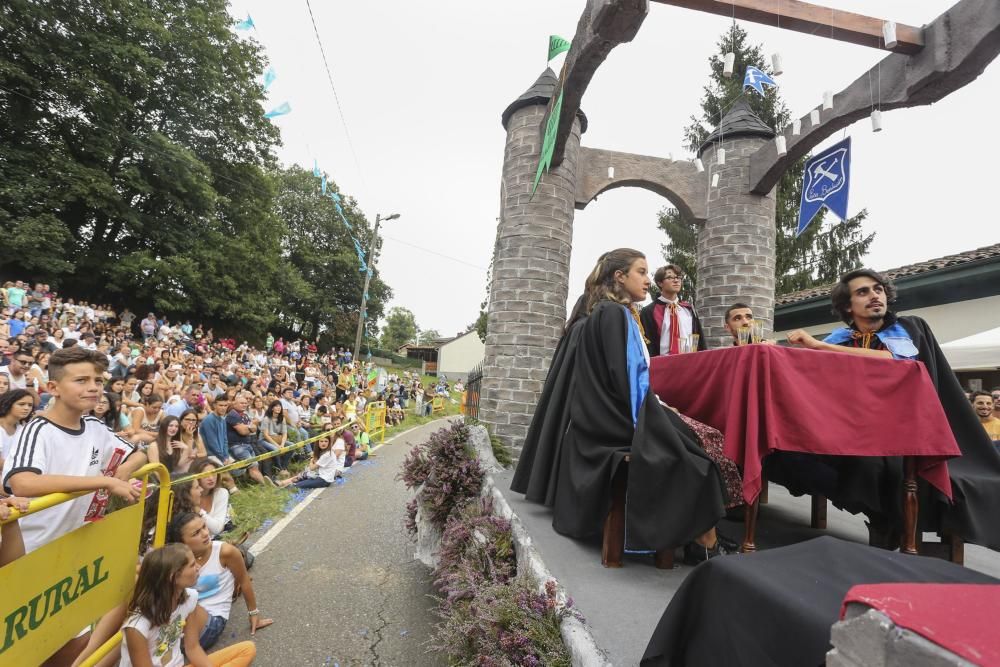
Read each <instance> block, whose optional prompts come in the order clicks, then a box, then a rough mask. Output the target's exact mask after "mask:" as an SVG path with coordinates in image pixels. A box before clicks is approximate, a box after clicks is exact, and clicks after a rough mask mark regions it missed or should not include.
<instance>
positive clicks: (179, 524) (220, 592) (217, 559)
mask: <svg viewBox="0 0 1000 667" xmlns="http://www.w3.org/2000/svg"><path fill="white" fill-rule="evenodd" d="M167 541H169V542H171V543H181V544H186V545H187V546H188V548H190V549H191V551H192V552H193V553H194V557H195V560H196V561H197V563H198V564H199V565H201V571H200V572H197V574H198V578H197V584H196V587H197V589H198V594H199V599H198V604H199V605H200V606H201V607H202V608H204V610H205V611H206V612H207V613H208V621H207V623H205V624H204V627H203V629H202V631H201V634H200V636H199V637H198V643H199V645H200V646H201V648H203V649H206V650H207V649H209V648H211V647H212V646H214V645H215V643H216V642H218V641H219V638H220V637H221V636H222V632H223V631H224V630H225V629H226V624H227V623H228V622H229V613H230V611H231V610H232V607H233V599H234V598H235V596H236V595H240V594H242V595H243V599H244V600H245V601H246V605H247V609H248V610H249V611H248V614H249V617H250V636H253V635H255V634H256V633H257V630H260V629H263V628H266V627H267V626H269V625H271V624H272V623H274V621H272V620H271V619H269V618H262V617H261V615H260V611H259V610H258V608H257V596H256V594H255V593H254V588H253V581H252V580H251V579H250V574H249V573H248V572H247V569H246V565H245V564H244V562H243V554H241V553H240V550H239V549H237V548H236V547H234V546H233V545H231V544H228V543H226V542H217V541H212V540H210V539H209V533H208V528H207V526H206V525H205V520H204V519H202V518H201V517H200V516H199V515H197V514H193V513H187V514H181V515H179V516H177V517H175V518H174V520H173V521H171V522H170V528H169V529H168V531H167ZM195 626H196V627H199V626H200V624H195Z"/></svg>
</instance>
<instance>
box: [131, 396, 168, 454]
mask: <svg viewBox="0 0 1000 667" xmlns="http://www.w3.org/2000/svg"><path fill="white" fill-rule="evenodd" d="M140 403H142V407H140V408H138V409H136V410H133V411H132V414H131V415H130V416H129V439H130V440H131V441H132V442H135V443H138V444H140V445H148V444H149V443H151V442H155V441H156V436H157V434H158V433H159V432H160V422H162V421H163V410H162V408H163V397H162V396H160V395H159V394H146V395H144V396H143V397H142V398H141V399H140Z"/></svg>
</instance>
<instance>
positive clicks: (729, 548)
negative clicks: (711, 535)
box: [715, 528, 740, 554]
mask: <svg viewBox="0 0 1000 667" xmlns="http://www.w3.org/2000/svg"><path fill="white" fill-rule="evenodd" d="M715 539H717V540H718V541H719V544H721V545H722V546H723V548H725V550H726V552H728V553H731V554H734V553H738V552H739V550H740V543H739V542H736V541H734V540H732V539H730V538H728V537H726V536H725V535H723V534H722V533H721V532H720V531H719V529H718V528H716V530H715Z"/></svg>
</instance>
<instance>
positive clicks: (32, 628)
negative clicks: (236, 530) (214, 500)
mask: <svg viewBox="0 0 1000 667" xmlns="http://www.w3.org/2000/svg"><path fill="white" fill-rule="evenodd" d="M352 423H353V421H351V422H348V423H346V424H343V425H341V426H340V427H338V428H336V429H332V430H330V431H326V432H324V433H321V434H319V435H315V436H313V437H311V438H307V439H305V440H302V441H300V442H296V443H293V444H291V445H287V446H285V447H282V448H281V449H279V450H276V451H273V452H265V453H264V454H260V455H258V456H254V457H252V458H249V459H244V460H242V461H236V462H234V463H231V464H229V465H225V466H221V467H219V468H216V469H214V470H212V471H206V472H202V473H198V474H195V475H188V476H186V477H182V478H179V479H176V480H173V481H171V479H170V474H169V473H168V472H167V469H166V468H165V467H164V466H163V465H162V464H153V463H150V464H147V465H145V466H143V467H142V468H140V469H139V470H137V471H136V472H135V473H134V474H133V475H132V477H133V478H136V479H138V478H141V479H142V480H143V485H142V493H141V498H140V500H139V502H137V503H136V504H134V505H131V506H128V507H125V508H122V509H120V510H117V511H115V512H112V513H111V514H109V515H108V516H107V517H105V518H103V519H101V520H100V521H95V522H92V523H90V524H87V525H85V526H82V527H81V528H78V529H76V530H74V531H72V532H70V533H67V534H66V535H64V536H62V537H60V538H59V539H58V540H55V541H53V542H51V543H49V544H47V545H45V546H43V547H41V548H39V549H36V550H35V551H33V552H31V553H30V554H27V555H25V556H22V557H21V558H18V559H17V560H15V561H13V562H12V563H10V564H8V565H7V566H5V567H3V568H0V578H2V581H3V586H2V589H3V595H2V596H0V619H5V621H4V623H3V624H0V641H2V644H0V667H2V666H4V665H29V664H41V663H42V662H43V661H44V660H45V659H46V658H48V657H49V656H50V655H52V654H53V653H54V652H55V651H57V650H58V649H59V648H60V647H61V646H63V644H65V643H66V642H67V641H69V640H70V639H72V638H73V637H74V636H75V635H76V634H77V633H78V631H79V629H80V628H82V627H85V626H86V625H89V624H90V623H92V622H93V621H94V620H95V619H97V618H99V617H101V616H102V615H104V614H105V613H107V612H108V611H109V610H111V609H112V608H114V607H115V606H117V605H119V604H121V603H123V602H126V601H127V600H128V596H129V595H130V594H131V592H132V589H133V588H134V586H135V566H136V562H137V558H138V548H139V539H140V537H141V532H142V519H143V514H144V512H145V503H146V491H147V488H148V486H149V480H148V477H149V475H151V474H155V475H156V476H157V478H158V480H159V487H160V489H161V492H160V498H159V504H158V506H157V511H156V527H155V530H154V534H153V542H152V546H153V547H154V548H157V547H161V546H163V544H164V543H165V542H166V533H167V519H168V516H169V513H170V503H171V500H172V495H173V494H172V492H170V491H169V489H170V487H171V486H173V485H176V484H180V483H182V482H188V481H191V480H195V479H199V478H201V477H208V476H211V475H215V474H218V473H220V472H225V471H228V470H237V469H239V468H245V467H247V466H250V465H252V464H253V463H255V462H257V461H263V460H266V459H269V458H273V457H275V456H281V455H282V454H285V453H287V452H291V451H294V450H296V449H301V448H302V447H305V446H306V445H309V444H311V443H313V442H315V441H316V440H319V439H320V438H323V437H328V436H332V435H335V434H336V433H339V432H340V431H342V430H344V429H345V428H347V427H349V426H350V425H351V424H352ZM381 423H382V427H381V428H382V432H383V438H384V431H385V411H384V410H383V411H382V422H381ZM90 493H94V492H93V491H80V492H78V493H53V494H50V495H47V496H44V497H42V498H36V499H34V500H32V501H31V502H30V504H29V506H28V509H27V510H26V511H24V512H20V511H19V510H17V509H16V508H12V509H11V513H10V516H9V517H8V518H7V519H5V520H4V521H2V522H0V523H2V524H5V523H9V522H11V521H16V520H17V519H19V518H21V517H23V516H27V515H29V514H35V513H38V512H41V511H43V510H45V509H48V508H50V507H53V506H55V505H58V504H60V503H64V502H67V501H70V500H73V499H75V498H78V497H80V496H84V495H87V494H90ZM39 573H52V574H51V575H50V576H49V575H42V576H40V575H39ZM63 575H66V576H63ZM84 598H85V600H86V604H85V605H80V606H79V607H77V606H75V605H74V604H73V603H75V602H76V600H77V599H84ZM42 606H44V608H43V609H39V607H42ZM56 615H58V619H57V621H54V622H49V623H48V624H46V623H45V621H46V620H48V619H51V618H52V617H54V616H56ZM26 638H27V641H24V642H23V643H22V640H25V639H26ZM121 641H122V633H121V631H119V632H117V633H116V634H115V635H113V636H112V637H111V638H110V639H108V640H107V641H106V642H105V643H104V644H102V645H101V646H100V648H98V649H97V650H96V651H95V652H94V653H93V654H91V655H90V656H88V657H87V658H86V659H85V660H84V661H82V662H81V667H93V665H96V664H97V663H98V662H99V661H100V660H101V659H102V658H104V657H105V656H107V655H108V654H109V653H110V652H111V651H112V650H114V648H115V647H116V646H117V645H118V644H120V643H121Z"/></svg>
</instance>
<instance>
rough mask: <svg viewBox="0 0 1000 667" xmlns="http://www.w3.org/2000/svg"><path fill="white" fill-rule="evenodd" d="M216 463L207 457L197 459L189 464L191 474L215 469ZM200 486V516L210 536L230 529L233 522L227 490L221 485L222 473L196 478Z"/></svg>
mask: <svg viewBox="0 0 1000 667" xmlns="http://www.w3.org/2000/svg"><path fill="white" fill-rule="evenodd" d="M215 468H216V465H215V464H214V463H213V462H212V461H210V460H208V459H197V460H195V461H194V463H192V464H191V474H193V475H200V474H202V473H208V472H211V471H213V470H215ZM198 484H199V486H201V502H200V512H198V513H199V514H200V516H201V517H202V518H203V519H205V526H206V527H207V528H208V532H209V533H211V535H212V537H213V538H214V537H216V536H218V535H220V534H221V533H224V532H226V531H227V530H231V529H232V527H233V523H232V520H231V517H230V509H229V490H228V489H226V488H225V487H224V486H222V475H220V474H219V473H216V474H214V475H209V476H208V477H202V478H200V479H198Z"/></svg>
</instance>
